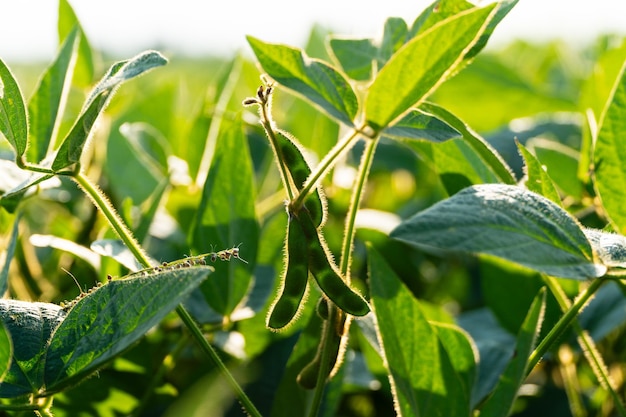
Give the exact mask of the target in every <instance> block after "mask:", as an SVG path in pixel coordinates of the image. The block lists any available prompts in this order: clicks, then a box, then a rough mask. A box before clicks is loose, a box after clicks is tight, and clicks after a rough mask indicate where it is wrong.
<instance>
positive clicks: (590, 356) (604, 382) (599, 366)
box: [543, 276, 626, 417]
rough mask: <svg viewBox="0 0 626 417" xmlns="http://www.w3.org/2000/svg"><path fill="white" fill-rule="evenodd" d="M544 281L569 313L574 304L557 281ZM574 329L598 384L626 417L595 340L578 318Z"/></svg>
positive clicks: (625, 410) (573, 323)
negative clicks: (607, 392)
mask: <svg viewBox="0 0 626 417" xmlns="http://www.w3.org/2000/svg"><path fill="white" fill-rule="evenodd" d="M543 280H544V282H545V283H546V285H547V286H548V288H549V289H550V291H551V292H552V294H553V295H554V298H556V301H557V303H559V307H560V308H561V311H563V312H564V313H565V312H567V310H568V309H570V308H571V304H572V303H571V302H570V300H569V299H568V298H567V296H566V295H565V293H564V292H563V289H562V288H561V286H560V285H559V284H558V282H557V281H556V279H554V278H552V277H547V276H544V278H543ZM572 327H573V329H574V332H576V337H577V340H578V343H579V344H580V347H581V348H582V351H583V354H584V355H585V357H586V358H587V361H588V362H589V364H590V365H591V369H592V370H593V373H594V374H595V376H596V378H597V379H598V382H599V383H600V385H601V386H602V387H603V388H604V389H606V390H607V391H609V393H610V394H611V397H612V398H613V402H614V403H615V408H616V409H617V411H618V412H619V415H620V416H623V417H626V408H624V404H623V403H622V400H621V398H620V397H619V395H618V394H617V391H616V390H615V387H614V383H613V381H612V380H611V377H610V375H609V370H608V368H607V366H606V364H605V363H604V359H603V358H602V356H601V355H600V352H598V348H597V347H596V343H595V342H594V341H593V338H592V337H591V336H590V335H589V333H587V332H586V331H585V330H584V329H583V328H582V327H581V325H580V323H579V322H578V320H577V319H576V318H574V319H573V320H572Z"/></svg>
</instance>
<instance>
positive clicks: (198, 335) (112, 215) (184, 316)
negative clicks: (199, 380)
mask: <svg viewBox="0 0 626 417" xmlns="http://www.w3.org/2000/svg"><path fill="white" fill-rule="evenodd" d="M73 178H74V180H75V181H76V182H77V183H78V184H79V185H80V186H81V187H82V189H83V190H84V191H85V192H86V193H87V195H88V196H89V197H90V198H91V199H92V200H93V202H94V204H95V205H96V207H97V208H98V209H99V210H100V211H101V212H102V213H103V214H104V216H105V217H106V218H107V220H108V221H109V224H110V225H111V227H113V229H114V230H115V232H116V233H117V234H118V235H119V237H120V239H122V241H123V242H124V244H125V245H126V247H128V249H129V250H130V251H131V252H132V254H133V255H134V256H135V258H137V260H138V261H139V262H140V263H141V264H142V265H143V266H144V267H146V268H148V267H150V266H152V265H151V264H150V259H149V258H148V256H147V255H146V253H145V252H144V251H143V250H142V248H141V246H140V245H139V242H137V240H136V239H135V237H134V236H133V234H132V232H131V231H130V229H128V227H127V226H126V224H125V223H124V221H123V220H122V218H121V217H120V216H119V214H118V213H117V211H116V210H115V208H114V207H113V205H112V204H111V202H110V201H109V200H108V199H107V198H106V197H105V195H104V193H103V192H102V191H101V190H100V189H99V188H98V187H97V186H96V185H95V184H92V183H91V181H90V180H89V179H88V178H87V177H86V176H85V175H84V174H83V173H81V172H78V173H77V174H76V175H75V176H74V177H73ZM176 313H178V316H179V317H180V319H181V320H182V321H183V323H184V324H185V325H186V326H187V328H188V329H189V331H190V332H191V334H192V336H193V337H194V338H195V340H196V342H197V343H198V344H199V345H200V347H201V348H202V350H203V351H204V352H205V353H206V355H207V356H208V357H209V358H210V359H212V360H213V361H214V362H215V364H216V365H217V367H218V368H219V369H220V371H222V373H223V374H224V376H225V377H226V379H227V380H228V382H229V383H230V384H231V386H232V387H233V389H234V391H235V393H236V394H237V396H238V397H239V401H241V403H242V404H243V405H244V407H245V409H246V411H247V412H248V413H249V414H250V415H252V416H259V417H260V414H259V412H258V411H257V410H256V408H255V407H254V405H253V404H252V402H251V401H250V399H249V398H248V397H247V396H246V394H245V393H244V392H243V390H242V389H241V387H240V386H239V384H237V381H235V379H234V378H233V376H232V375H231V373H230V372H229V371H228V369H227V368H226V365H224V363H223V362H222V360H221V359H220V357H219V356H218V355H217V353H216V352H215V350H214V349H213V347H212V346H211V345H210V344H209V342H208V341H207V340H206V339H205V338H204V335H203V334H202V331H201V330H200V328H199V327H198V325H197V324H196V323H195V322H194V321H193V319H192V318H191V315H190V314H189V313H188V312H187V310H186V309H185V308H184V307H183V305H182V304H179V305H178V307H176Z"/></svg>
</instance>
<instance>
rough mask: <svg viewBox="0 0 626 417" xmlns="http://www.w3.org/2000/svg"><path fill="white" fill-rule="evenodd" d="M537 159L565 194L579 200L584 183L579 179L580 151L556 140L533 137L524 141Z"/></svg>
mask: <svg viewBox="0 0 626 417" xmlns="http://www.w3.org/2000/svg"><path fill="white" fill-rule="evenodd" d="M526 146H527V147H528V148H529V149H531V150H532V151H533V152H534V154H535V155H537V159H538V160H539V161H541V164H542V165H545V167H546V170H547V172H548V174H549V175H550V178H552V181H553V182H554V185H555V186H556V187H558V189H560V190H561V191H562V192H563V193H564V194H565V195H567V196H569V197H573V198H575V199H577V200H580V199H581V198H582V196H583V192H584V191H585V190H584V185H583V183H582V181H581V180H580V179H579V176H578V170H579V166H578V165H579V161H580V152H578V151H577V150H575V149H574V148H571V147H569V146H567V145H564V144H562V143H559V142H557V141H556V140H550V139H544V138H533V139H530V140H529V141H528V142H526Z"/></svg>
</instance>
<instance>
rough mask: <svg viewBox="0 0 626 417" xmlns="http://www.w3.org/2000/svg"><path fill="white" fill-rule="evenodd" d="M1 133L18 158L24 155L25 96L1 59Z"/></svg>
mask: <svg viewBox="0 0 626 417" xmlns="http://www.w3.org/2000/svg"><path fill="white" fill-rule="evenodd" d="M0 133H2V134H3V135H4V137H5V138H6V139H7V140H8V141H9V143H10V144H11V146H12V147H13V150H14V151H15V157H16V159H19V158H21V157H22V155H24V152H25V151H26V143H27V140H28V121H27V119H26V107H25V106H24V96H23V95H22V91H21V90H20V86H19V85H18V83H17V80H16V79H15V77H14V76H13V74H12V73H11V70H10V69H9V67H7V66H6V64H5V63H4V61H2V60H1V59H0Z"/></svg>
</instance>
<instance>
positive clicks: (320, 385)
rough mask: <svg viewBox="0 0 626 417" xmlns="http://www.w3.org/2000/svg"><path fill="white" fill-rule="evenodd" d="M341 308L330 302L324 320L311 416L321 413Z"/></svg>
mask: <svg viewBox="0 0 626 417" xmlns="http://www.w3.org/2000/svg"><path fill="white" fill-rule="evenodd" d="M338 315H339V309H338V308H337V306H336V305H334V304H333V303H331V302H329V303H328V320H325V321H324V327H322V339H321V341H320V343H322V356H321V358H320V367H319V370H318V372H317V384H316V385H315V391H314V393H313V400H312V401H311V406H310V408H309V417H316V416H317V414H318V413H319V409H320V406H321V405H322V398H323V397H324V389H325V388H326V380H327V379H328V378H327V376H328V373H329V369H328V368H329V367H330V360H331V359H332V358H331V353H332V348H331V344H332V342H331V340H332V338H333V337H334V335H333V332H334V331H335V326H334V325H333V324H334V323H335V322H336V321H337V320H338Z"/></svg>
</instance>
